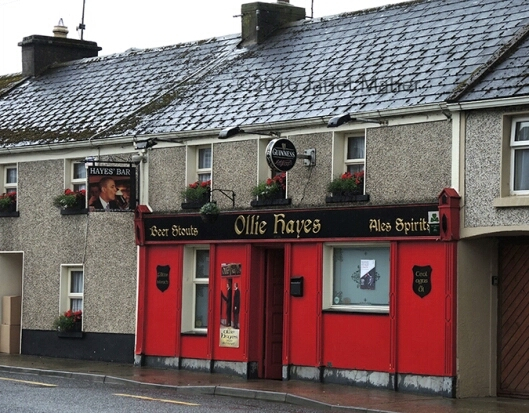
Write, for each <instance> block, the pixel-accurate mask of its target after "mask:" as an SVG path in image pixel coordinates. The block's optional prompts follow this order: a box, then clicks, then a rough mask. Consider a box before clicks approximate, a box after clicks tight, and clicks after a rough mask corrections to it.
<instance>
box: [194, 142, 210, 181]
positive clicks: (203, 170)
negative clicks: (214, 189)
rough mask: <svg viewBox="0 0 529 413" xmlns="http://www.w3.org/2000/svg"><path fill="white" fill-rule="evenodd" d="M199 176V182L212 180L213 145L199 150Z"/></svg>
mask: <svg viewBox="0 0 529 413" xmlns="http://www.w3.org/2000/svg"><path fill="white" fill-rule="evenodd" d="M197 176H198V181H199V182H206V181H210V180H211V146H208V147H201V148H198V150H197Z"/></svg>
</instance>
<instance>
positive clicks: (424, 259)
mask: <svg viewBox="0 0 529 413" xmlns="http://www.w3.org/2000/svg"><path fill="white" fill-rule="evenodd" d="M453 245H455V244H452V243H441V242H436V243H425V242H423V243H400V244H399V247H398V248H399V257H398V273H397V295H396V301H397V309H396V317H397V340H396V342H397V361H396V364H397V366H396V369H397V371H398V372H399V373H414V374H431V375H437V376H445V375H453V374H454V371H453V360H454V359H455V357H454V356H455V355H454V340H455V337H454V335H453V334H452V332H453V331H454V323H455V320H454V317H453V308H455V301H454V300H455V291H454V288H455V287H454V285H455V282H454V277H455V274H454V272H455V270H453V268H454V260H455V256H454V254H453V250H452V248H453ZM415 265H417V266H431V267H432V273H431V283H432V289H431V292H430V293H429V294H428V295H426V296H425V297H424V298H421V297H419V296H418V295H417V294H415V293H414V291H413V287H412V286H413V271H412V268H413V266H415Z"/></svg>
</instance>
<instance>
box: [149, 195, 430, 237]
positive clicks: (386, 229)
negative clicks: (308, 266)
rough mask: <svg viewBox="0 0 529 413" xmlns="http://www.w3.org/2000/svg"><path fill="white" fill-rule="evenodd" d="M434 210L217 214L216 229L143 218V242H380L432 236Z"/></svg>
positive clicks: (174, 218)
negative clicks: (378, 239) (365, 240)
mask: <svg viewBox="0 0 529 413" xmlns="http://www.w3.org/2000/svg"><path fill="white" fill-rule="evenodd" d="M436 210H437V204H430V205H414V206H395V207H368V208H334V209H313V210H306V211H305V210H303V211H301V210H285V211H267V212H265V211H256V212H244V213H226V214H223V213H221V214H220V216H219V217H218V219H217V221H216V222H215V223H205V222H203V221H202V220H201V219H200V216H199V215H194V214H193V215H191V214H189V215H187V214H185V215H184V214H181V215H171V216H151V215H146V216H144V221H143V225H144V232H145V241H147V242H148V241H198V240H211V241H214V240H239V239H240V240H242V239H263V240H264V239H304V238H306V239H309V238H352V237H359V238H374V237H377V238H381V237H382V238H384V237H417V236H431V234H430V232H429V225H428V212H429V211H436Z"/></svg>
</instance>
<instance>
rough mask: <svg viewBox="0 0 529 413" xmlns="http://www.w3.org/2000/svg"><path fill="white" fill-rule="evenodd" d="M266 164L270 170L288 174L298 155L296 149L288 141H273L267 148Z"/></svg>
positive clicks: (281, 139)
mask: <svg viewBox="0 0 529 413" xmlns="http://www.w3.org/2000/svg"><path fill="white" fill-rule="evenodd" d="M265 155H266V162H268V166H270V168H272V169H274V170H276V171H280V172H286V171H290V170H291V169H292V168H293V167H294V165H295V163H296V158H297V156H298V153H297V152H296V147H295V146H294V144H293V143H292V142H291V141H289V140H288V139H283V138H278V139H273V140H271V141H270V143H269V144H268V145H267V147H266V152H265Z"/></svg>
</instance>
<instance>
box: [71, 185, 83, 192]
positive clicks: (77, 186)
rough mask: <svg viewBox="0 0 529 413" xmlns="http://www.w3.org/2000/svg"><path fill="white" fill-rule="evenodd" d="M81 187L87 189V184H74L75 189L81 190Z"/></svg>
mask: <svg viewBox="0 0 529 413" xmlns="http://www.w3.org/2000/svg"><path fill="white" fill-rule="evenodd" d="M81 189H85V190H86V185H85V184H74V185H73V190H74V191H80V190H81Z"/></svg>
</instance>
